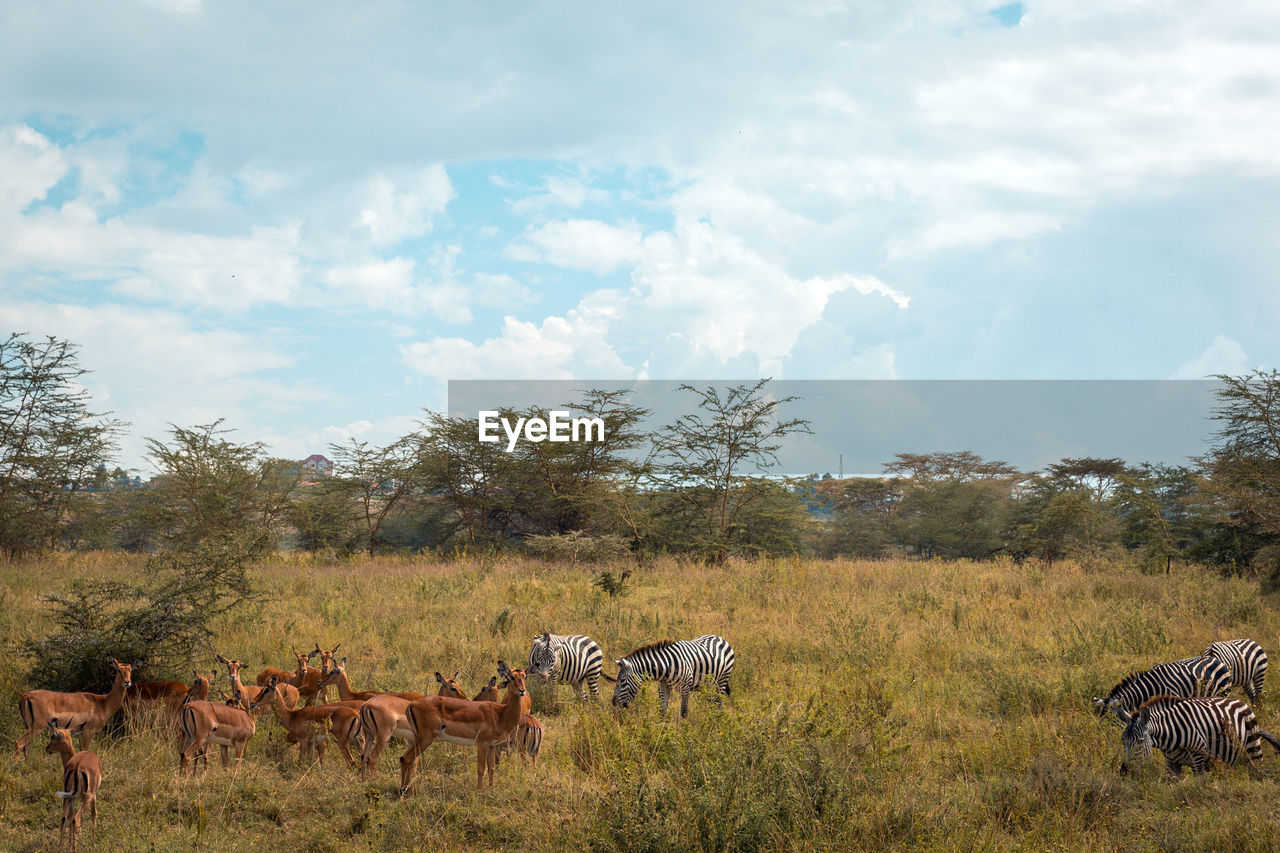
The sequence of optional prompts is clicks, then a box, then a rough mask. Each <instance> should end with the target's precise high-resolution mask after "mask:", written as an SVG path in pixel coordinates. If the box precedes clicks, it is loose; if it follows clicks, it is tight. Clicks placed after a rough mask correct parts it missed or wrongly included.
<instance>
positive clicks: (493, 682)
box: [489, 675, 498, 687]
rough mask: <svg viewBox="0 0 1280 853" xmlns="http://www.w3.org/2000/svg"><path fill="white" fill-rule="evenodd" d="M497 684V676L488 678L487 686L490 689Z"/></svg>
mask: <svg viewBox="0 0 1280 853" xmlns="http://www.w3.org/2000/svg"><path fill="white" fill-rule="evenodd" d="M497 683H498V676H496V675H494V676H491V677H490V678H489V686H490V687H492V686H493V685H495V684H497Z"/></svg>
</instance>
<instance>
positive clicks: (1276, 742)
mask: <svg viewBox="0 0 1280 853" xmlns="http://www.w3.org/2000/svg"><path fill="white" fill-rule="evenodd" d="M1255 731H1256V732H1257V733H1258V737H1260V738H1262V739H1263V740H1265V741H1266V742H1267V743H1269V744H1271V745H1272V746H1273V747H1275V750H1276V752H1280V738H1278V737H1276V736H1275V735H1273V734H1271V732H1264V731H1263V730H1262V729H1255Z"/></svg>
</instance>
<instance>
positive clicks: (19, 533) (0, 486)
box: [0, 333, 121, 557]
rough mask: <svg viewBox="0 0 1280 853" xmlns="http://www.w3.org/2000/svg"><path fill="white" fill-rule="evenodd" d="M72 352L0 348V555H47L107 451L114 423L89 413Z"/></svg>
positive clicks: (50, 343) (46, 345) (35, 346)
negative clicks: (3, 553)
mask: <svg viewBox="0 0 1280 853" xmlns="http://www.w3.org/2000/svg"><path fill="white" fill-rule="evenodd" d="M85 373H87V371H86V370H85V369H84V368H83V367H81V366H80V361H79V356H78V352H77V347H76V346H75V345H74V344H72V343H70V342H68V341H64V340H59V339H57V338H54V337H49V338H46V339H45V340H44V341H42V342H39V343H36V342H33V341H29V340H27V338H26V336H25V335H22V334H16V333H15V334H11V335H10V336H9V337H8V338H7V339H5V340H3V341H0V548H2V549H3V550H4V551H5V552H6V553H7V554H8V555H9V556H10V557H13V556H16V555H17V554H21V553H26V552H30V551H37V550H40V549H43V548H49V547H52V546H54V545H55V544H56V543H57V540H58V535H59V531H60V527H61V525H62V524H63V522H64V521H65V519H66V517H67V515H68V513H69V511H70V509H71V507H72V505H73V503H74V502H75V501H76V500H77V499H78V498H79V496H80V495H79V493H80V491H81V489H82V488H83V487H84V486H85V484H86V483H88V482H89V481H90V480H91V479H92V477H93V474H94V472H95V470H96V469H97V468H98V466H99V465H102V464H103V463H104V460H106V459H107V458H108V457H109V456H110V455H111V454H112V453H113V452H114V451H115V446H116V444H115V443H116V438H117V435H118V433H119V431H120V428H121V424H120V422H119V421H116V420H112V419H110V418H108V417H107V416H106V415H105V414H103V413H98V412H93V411H90V409H89V392H88V391H87V390H86V389H85V388H84V386H83V385H81V384H80V379H81V377H83V376H84V375H85Z"/></svg>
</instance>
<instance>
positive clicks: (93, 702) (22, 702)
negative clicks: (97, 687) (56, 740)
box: [13, 658, 140, 758]
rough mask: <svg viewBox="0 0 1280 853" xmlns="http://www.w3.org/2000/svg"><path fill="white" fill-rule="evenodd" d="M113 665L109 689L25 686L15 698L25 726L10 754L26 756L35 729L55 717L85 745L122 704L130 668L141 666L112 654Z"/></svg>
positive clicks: (131, 678)
mask: <svg viewBox="0 0 1280 853" xmlns="http://www.w3.org/2000/svg"><path fill="white" fill-rule="evenodd" d="M111 665H112V666H114V667H115V669H116V677H115V681H114V682H113V683H112V685H111V691H110V692H109V693H105V694H102V693H59V692H57V691H55V690H28V691H27V692H26V693H23V694H22V696H21V697H20V698H19V699H18V713H19V714H20V715H21V716H22V722H23V723H25V724H26V726H27V730H26V731H25V732H23V734H22V736H21V737H19V738H18V741H17V743H15V744H14V750H13V754H14V756H15V757H16V756H17V755H19V754H21V755H22V757H23V758H26V756H27V745H28V744H29V743H31V738H32V737H34V736H35V733H36V732H38V731H41V730H42V729H44V728H45V727H46V726H48V725H49V721H50V720H52V719H53V718H54V717H57V718H58V719H59V720H61V721H62V728H65V729H75V730H76V732H77V733H78V734H79V737H80V748H81V749H88V748H89V742H90V741H91V740H92V739H93V736H94V735H95V734H97V733H98V730H99V729H101V728H102V727H103V726H105V725H106V724H107V720H109V719H110V718H111V715H112V714H114V713H115V712H116V711H119V710H120V706H121V705H123V704H124V695H125V691H127V690H128V689H129V687H130V685H132V684H133V668H134V667H135V666H140V664H139V663H138V662H136V661H135V662H134V663H132V664H127V663H120V661H118V660H116V659H115V658H111Z"/></svg>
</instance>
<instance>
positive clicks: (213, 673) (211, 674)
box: [209, 669, 218, 683]
mask: <svg viewBox="0 0 1280 853" xmlns="http://www.w3.org/2000/svg"><path fill="white" fill-rule="evenodd" d="M217 677H218V671H217V670H216V669H211V670H209V681H210V682H211V683H212V682H213V680H214V679H215V678H217Z"/></svg>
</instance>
